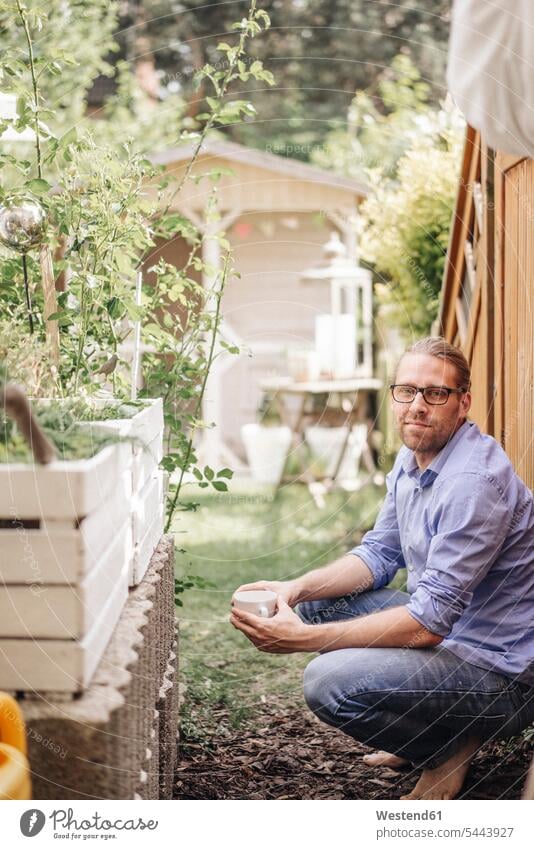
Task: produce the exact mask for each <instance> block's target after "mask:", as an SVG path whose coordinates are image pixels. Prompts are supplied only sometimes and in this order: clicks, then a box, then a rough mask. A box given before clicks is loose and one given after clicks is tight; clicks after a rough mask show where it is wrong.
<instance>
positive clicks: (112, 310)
mask: <svg viewBox="0 0 534 849" xmlns="http://www.w3.org/2000/svg"><path fill="white" fill-rule="evenodd" d="M106 309H107V311H108V315H109V316H110V317H111V318H120V316H121V315H122V311H123V305H122V303H121V301H120V300H119V298H116V297H113V298H110V299H109V301H106Z"/></svg>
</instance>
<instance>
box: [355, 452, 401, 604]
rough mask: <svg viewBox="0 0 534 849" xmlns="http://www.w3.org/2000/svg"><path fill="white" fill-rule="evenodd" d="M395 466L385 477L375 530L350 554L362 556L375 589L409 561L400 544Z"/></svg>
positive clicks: (366, 535)
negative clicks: (384, 491)
mask: <svg viewBox="0 0 534 849" xmlns="http://www.w3.org/2000/svg"><path fill="white" fill-rule="evenodd" d="M395 478H396V474H395V469H394V470H392V471H391V472H390V473H389V475H388V476H387V477H386V485H387V490H388V491H387V494H386V497H385V500H384V503H383V505H382V509H381V510H380V513H379V514H378V517H377V520H376V522H375V525H374V528H373V530H372V531H368V532H367V533H366V534H365V536H364V537H363V539H362V541H361V544H360V545H358V546H357V547H356V548H353V549H352V551H350V552H349V554H355V555H357V556H358V557H360V558H361V559H362V560H363V561H364V563H365V564H366V566H368V568H369V569H370V570H371V572H372V574H373V578H374V584H373V589H375V590H378V589H380V587H383V586H385V584H388V583H389V582H390V581H391V580H392V578H393V577H394V575H395V573H396V572H397V571H398V570H399V569H402V568H403V567H404V566H405V565H406V564H405V562H404V556H403V553H402V548H401V541H400V532H399V524H398V521H397V509H396V505H395V488H394V480H395Z"/></svg>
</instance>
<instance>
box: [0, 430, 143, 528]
mask: <svg viewBox="0 0 534 849" xmlns="http://www.w3.org/2000/svg"><path fill="white" fill-rule="evenodd" d="M127 465H128V446H127V445H126V444H117V445H109V446H107V447H106V448H104V449H103V450H102V451H99V452H98V454H95V456H94V457H91V458H90V459H88V460H71V461H63V460H57V461H55V462H53V463H49V464H48V465H47V466H37V465H34V464H33V463H0V518H1V519H39V520H41V519H55V520H57V519H70V520H72V521H74V520H77V519H79V518H83V517H84V516H89V515H90V514H91V513H92V512H93V511H94V510H95V509H96V508H97V507H98V506H99V505H100V504H102V502H103V501H105V500H106V498H107V496H108V495H109V494H110V493H112V492H113V490H114V489H115V487H117V486H118V483H119V479H120V477H121V473H122V472H123V471H124V469H125V468H126V467H127Z"/></svg>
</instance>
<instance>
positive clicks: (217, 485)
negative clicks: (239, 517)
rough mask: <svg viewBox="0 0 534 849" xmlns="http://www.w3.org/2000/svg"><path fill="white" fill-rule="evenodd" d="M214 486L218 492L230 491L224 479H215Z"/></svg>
mask: <svg viewBox="0 0 534 849" xmlns="http://www.w3.org/2000/svg"><path fill="white" fill-rule="evenodd" d="M212 486H213V488H214V489H216V490H217V492H228V486H227V484H225V482H224V481H213V483H212Z"/></svg>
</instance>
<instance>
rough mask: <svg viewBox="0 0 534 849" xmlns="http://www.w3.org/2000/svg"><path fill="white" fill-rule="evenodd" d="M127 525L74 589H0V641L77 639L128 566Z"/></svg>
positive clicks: (57, 586)
mask: <svg viewBox="0 0 534 849" xmlns="http://www.w3.org/2000/svg"><path fill="white" fill-rule="evenodd" d="M131 548H132V540H131V534H130V528H129V524H128V522H125V523H124V524H123V526H122V527H121V528H120V529H119V530H118V532H116V533H115V535H114V537H113V540H112V542H111V544H110V545H109V546H108V547H107V548H106V550H105V552H104V554H103V555H102V556H101V559H100V561H99V563H98V564H97V565H96V566H95V567H94V568H93V569H91V571H90V572H89V573H88V574H87V575H86V576H85V578H84V580H83V581H82V582H81V583H79V584H32V585H30V586H27V585H26V586H21V585H19V584H15V585H6V586H0V610H1V611H2V618H1V621H0V637H23V638H28V637H32V638H33V637H35V638H38V639H41V638H43V639H64V640H73V639H81V638H82V637H84V636H85V635H86V634H87V633H88V632H89V631H90V630H91V628H92V627H93V625H94V623H95V622H96V621H97V620H98V619H99V616H100V614H101V612H102V609H103V608H104V607H105V604H106V601H107V599H108V598H109V596H110V595H111V594H112V592H113V590H114V588H115V587H116V585H117V584H119V583H120V582H121V581H124V582H125V586H127V577H128V576H127V572H126V570H125V568H124V567H125V566H127V565H128V564H129V563H131V561H132V550H131Z"/></svg>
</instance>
